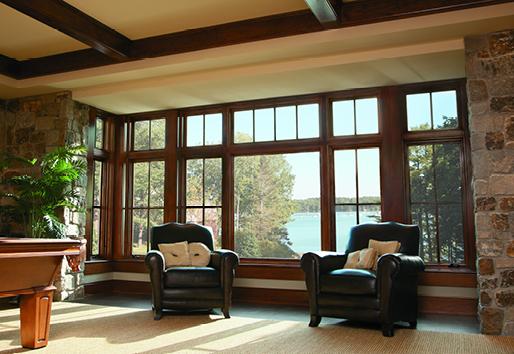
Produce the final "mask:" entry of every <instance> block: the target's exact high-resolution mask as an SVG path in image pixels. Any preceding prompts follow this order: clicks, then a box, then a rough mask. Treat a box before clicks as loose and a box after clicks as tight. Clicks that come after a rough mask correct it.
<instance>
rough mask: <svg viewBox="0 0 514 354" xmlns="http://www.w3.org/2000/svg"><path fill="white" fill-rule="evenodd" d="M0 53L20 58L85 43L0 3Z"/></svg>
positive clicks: (66, 49) (67, 49) (61, 51)
mask: <svg viewBox="0 0 514 354" xmlns="http://www.w3.org/2000/svg"><path fill="white" fill-rule="evenodd" d="M0 19H1V20H0V54H3V55H6V56H8V57H11V58H14V59H17V60H24V59H30V58H37V57H42V56H47V55H52V54H58V53H64V52H69V51H72V50H78V49H83V48H87V46H86V45H85V44H82V43H81V42H79V41H77V40H75V39H73V38H70V37H68V36H67V35H65V34H63V33H61V32H59V31H57V30H55V29H53V28H51V27H49V26H47V25H44V24H43V23H41V22H39V21H36V20H34V19H33V18H31V17H29V16H27V15H24V14H22V13H21V12H18V11H16V10H14V9H12V8H10V7H8V6H6V5H3V4H0Z"/></svg>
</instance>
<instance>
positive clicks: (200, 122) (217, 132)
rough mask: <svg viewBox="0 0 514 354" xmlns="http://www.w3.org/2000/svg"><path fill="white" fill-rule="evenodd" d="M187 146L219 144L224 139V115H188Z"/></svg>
mask: <svg viewBox="0 0 514 354" xmlns="http://www.w3.org/2000/svg"><path fill="white" fill-rule="evenodd" d="M186 124H187V136H186V143H187V144H186V145H187V146H204V145H219V144H221V140H222V136H223V134H222V130H223V115H222V114H221V113H211V114H199V115H192V116H188V117H186Z"/></svg>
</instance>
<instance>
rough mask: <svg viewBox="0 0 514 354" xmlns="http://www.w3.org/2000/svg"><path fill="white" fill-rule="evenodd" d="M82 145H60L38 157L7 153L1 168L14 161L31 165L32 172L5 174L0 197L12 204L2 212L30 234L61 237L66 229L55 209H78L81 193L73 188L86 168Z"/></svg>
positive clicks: (36, 236) (27, 165)
mask: <svg viewBox="0 0 514 354" xmlns="http://www.w3.org/2000/svg"><path fill="white" fill-rule="evenodd" d="M85 152H86V149H85V148H84V147H81V146H75V147H59V148H57V149H55V150H54V151H52V152H49V153H47V154H46V155H45V156H43V157H42V158H41V159H40V160H38V159H24V158H20V157H6V158H4V159H3V161H2V162H0V168H3V169H4V170H5V169H6V168H8V167H10V166H12V165H13V164H18V165H20V164H21V165H22V166H24V167H27V168H29V169H30V171H31V174H21V175H14V176H10V177H5V178H4V179H3V180H2V181H1V182H2V184H3V186H4V188H2V189H3V190H7V192H5V191H4V192H3V193H1V194H0V198H2V199H8V200H10V201H11V204H10V205H8V206H7V207H6V206H4V212H8V213H11V214H10V218H11V219H12V220H20V219H21V220H22V221H23V224H24V225H25V228H26V234H27V236H29V237H35V238H41V237H50V238H63V237H65V236H66V232H65V231H66V230H65V226H64V225H63V223H62V222H61V221H60V220H59V217H58V214H57V212H58V210H60V209H61V208H69V209H70V210H78V209H79V208H78V204H79V201H80V196H79V195H78V193H77V191H76V190H74V189H73V186H74V184H75V182H77V181H78V180H80V179H81V178H82V177H83V176H84V174H85V171H86V167H87V166H86V163H85V161H84V159H79V158H77V155H81V154H84V153H85Z"/></svg>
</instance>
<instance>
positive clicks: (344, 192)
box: [334, 148, 382, 252]
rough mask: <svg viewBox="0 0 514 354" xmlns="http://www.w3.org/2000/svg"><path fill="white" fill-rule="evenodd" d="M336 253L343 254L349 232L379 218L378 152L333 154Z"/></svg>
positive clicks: (363, 151)
mask: <svg viewBox="0 0 514 354" xmlns="http://www.w3.org/2000/svg"><path fill="white" fill-rule="evenodd" d="M334 173H335V193H336V200H335V201H336V203H335V210H336V249H337V251H340V252H344V251H345V250H346V245H347V244H348V238H349V232H350V229H351V228H352V227H353V226H355V225H357V224H362V223H367V222H379V221H380V220H381V218H382V216H381V193H380V152H379V149H378V148H369V149H357V150H353V149H351V150H338V151H335V152H334Z"/></svg>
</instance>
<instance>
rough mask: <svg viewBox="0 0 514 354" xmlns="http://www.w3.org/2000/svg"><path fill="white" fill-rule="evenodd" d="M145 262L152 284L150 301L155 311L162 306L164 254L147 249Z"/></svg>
mask: <svg viewBox="0 0 514 354" xmlns="http://www.w3.org/2000/svg"><path fill="white" fill-rule="evenodd" d="M145 264H146V267H147V268H148V270H149V272H150V282H151V284H152V303H153V306H154V309H155V310H156V311H160V310H161V308H162V290H163V289H162V284H163V282H162V278H163V275H164V271H165V270H166V261H165V260H164V255H163V254H162V253H161V252H159V251H156V250H152V251H149V252H148V254H147V255H146V257H145Z"/></svg>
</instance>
